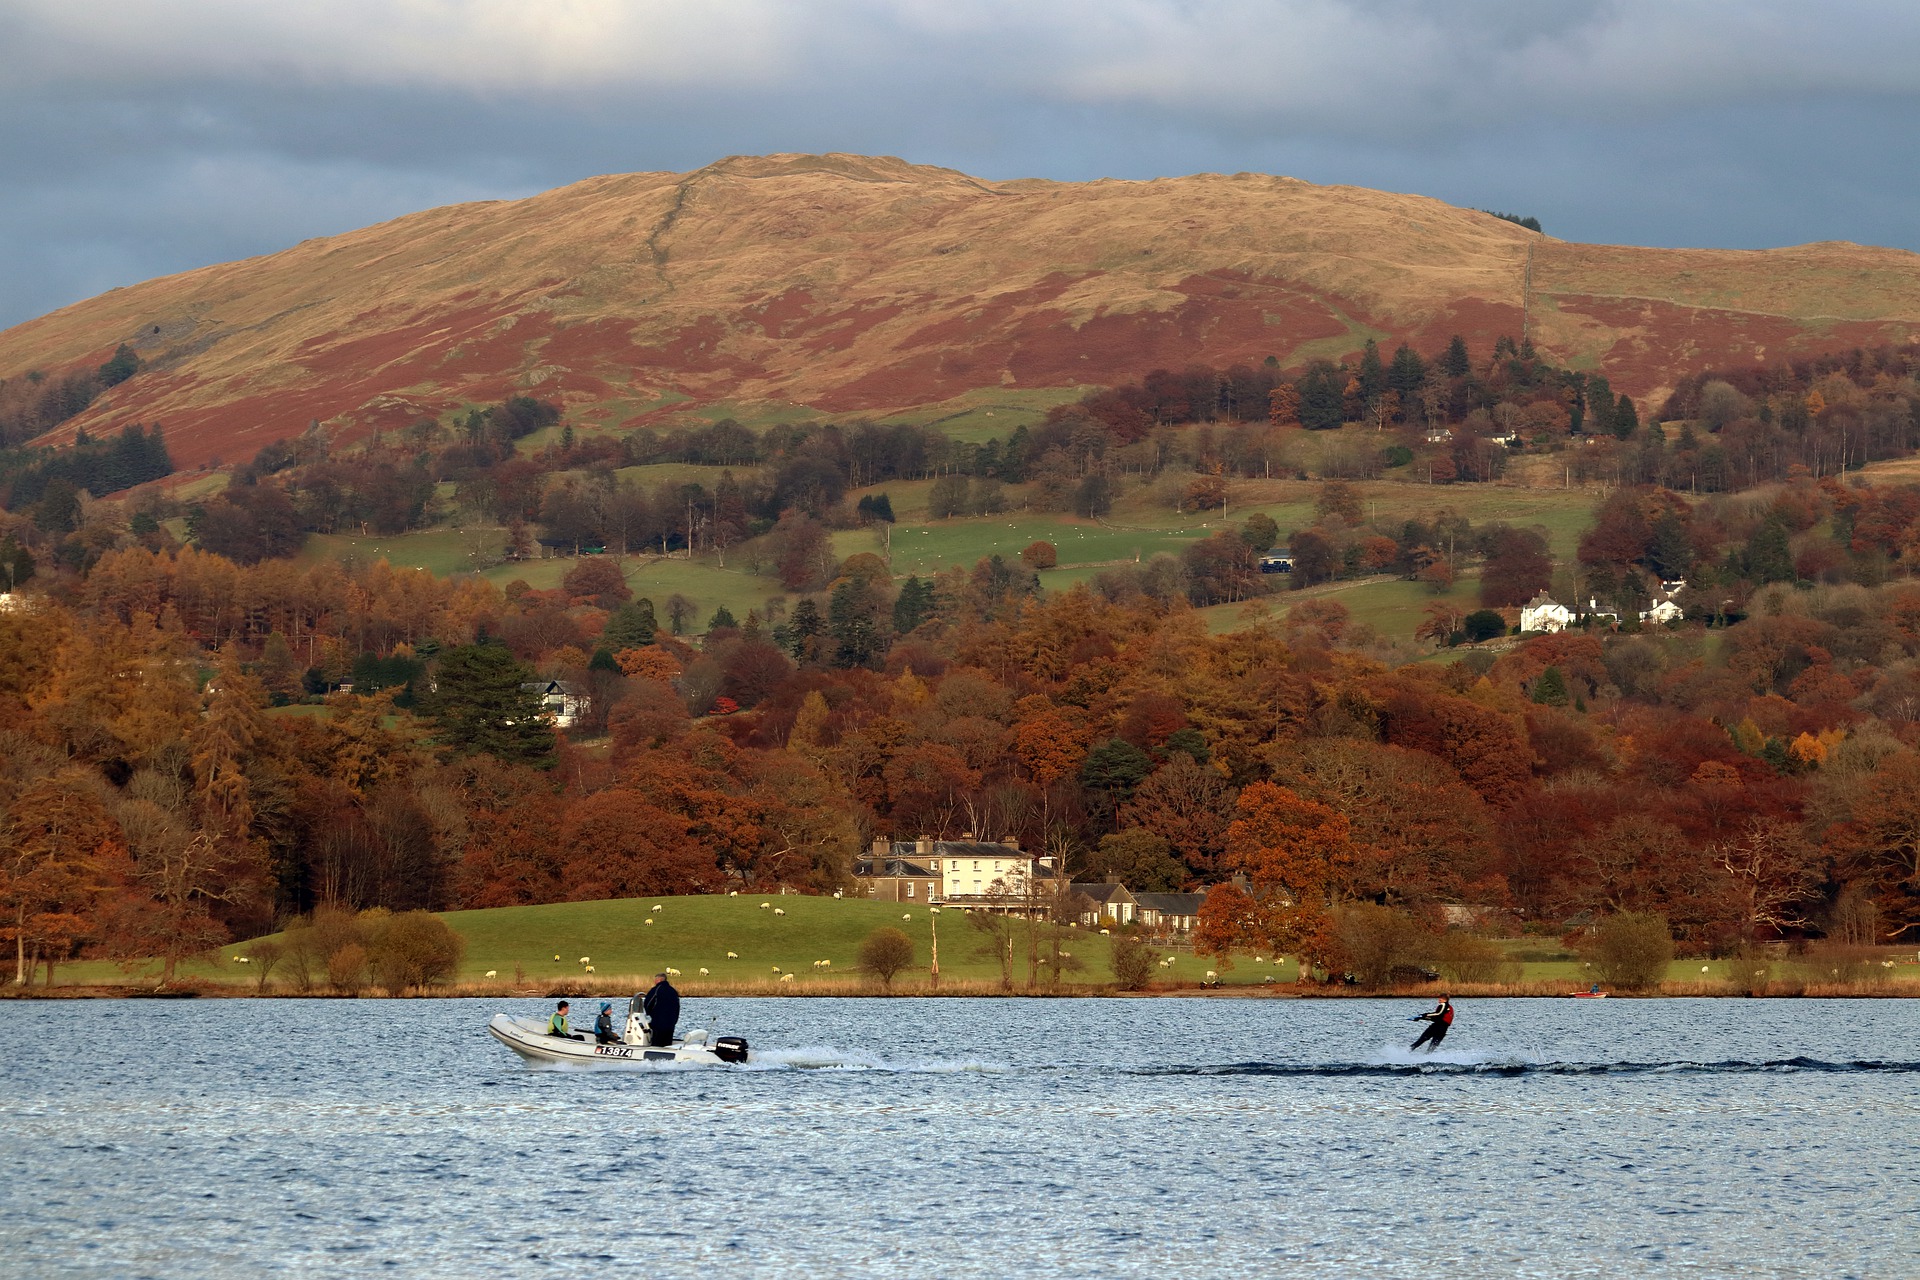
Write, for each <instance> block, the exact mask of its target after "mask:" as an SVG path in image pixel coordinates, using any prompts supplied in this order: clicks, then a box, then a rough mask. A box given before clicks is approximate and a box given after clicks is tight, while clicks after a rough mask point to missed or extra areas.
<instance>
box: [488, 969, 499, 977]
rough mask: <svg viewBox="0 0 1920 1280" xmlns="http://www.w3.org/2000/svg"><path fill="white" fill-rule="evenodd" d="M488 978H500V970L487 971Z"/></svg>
mask: <svg viewBox="0 0 1920 1280" xmlns="http://www.w3.org/2000/svg"><path fill="white" fill-rule="evenodd" d="M487 976H488V977H489V978H497V977H499V976H500V971H499V970H498V969H489V970H487Z"/></svg>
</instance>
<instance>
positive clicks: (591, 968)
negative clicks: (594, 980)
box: [587, 965, 593, 973]
mask: <svg viewBox="0 0 1920 1280" xmlns="http://www.w3.org/2000/svg"><path fill="white" fill-rule="evenodd" d="M587 972H588V973H592V972H593V966H592V965H588V966H587Z"/></svg>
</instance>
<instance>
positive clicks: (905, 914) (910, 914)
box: [900, 911, 913, 920]
mask: <svg viewBox="0 0 1920 1280" xmlns="http://www.w3.org/2000/svg"><path fill="white" fill-rule="evenodd" d="M900 918H901V919H902V920H911V919H913V912H911V911H903V912H901V913H900Z"/></svg>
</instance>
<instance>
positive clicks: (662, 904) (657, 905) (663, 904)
mask: <svg viewBox="0 0 1920 1280" xmlns="http://www.w3.org/2000/svg"><path fill="white" fill-rule="evenodd" d="M665 905H666V903H664V902H656V903H654V904H653V909H654V910H655V911H658V910H659V909H660V908H661V907H663V906H665Z"/></svg>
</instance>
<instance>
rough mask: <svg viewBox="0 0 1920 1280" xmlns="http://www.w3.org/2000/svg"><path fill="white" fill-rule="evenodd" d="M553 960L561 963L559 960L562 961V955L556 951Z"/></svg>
mask: <svg viewBox="0 0 1920 1280" xmlns="http://www.w3.org/2000/svg"><path fill="white" fill-rule="evenodd" d="M553 958H554V960H555V962H556V963H557V962H558V961H559V959H560V953H559V952H558V951H556V952H554V953H553Z"/></svg>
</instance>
